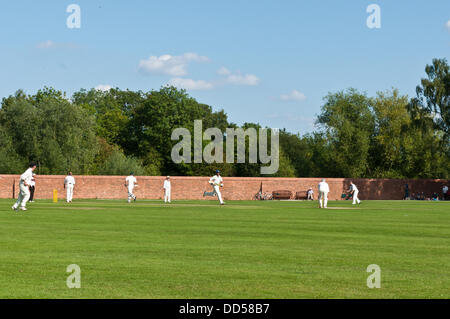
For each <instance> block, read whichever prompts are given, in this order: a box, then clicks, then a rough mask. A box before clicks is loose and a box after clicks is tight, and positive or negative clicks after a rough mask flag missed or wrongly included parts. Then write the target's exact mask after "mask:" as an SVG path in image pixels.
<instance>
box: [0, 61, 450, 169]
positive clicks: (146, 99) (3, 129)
mask: <svg viewBox="0 0 450 319" xmlns="http://www.w3.org/2000/svg"><path fill="white" fill-rule="evenodd" d="M425 74H426V77H425V78H423V79H421V80H420V84H419V85H418V86H417V88H416V92H417V93H416V96H415V97H413V98H409V97H408V96H406V95H402V94H401V93H400V92H399V91H398V90H397V89H395V88H393V89H391V90H388V91H385V92H378V93H377V94H376V96H374V97H371V96H368V95H367V94H366V93H364V92H360V91H358V90H356V89H354V88H348V89H346V90H342V91H338V92H330V93H329V94H328V95H327V96H325V97H324V100H323V105H322V106H321V111H320V114H318V115H317V118H316V124H317V126H316V127H317V129H316V130H315V131H314V132H310V133H308V134H305V135H299V134H294V133H291V132H287V131H286V130H285V129H283V130H280V132H279V144H280V147H279V170H278V172H277V173H275V174H273V175H271V176H286V177H294V176H298V177H312V176H328V177H373V178H448V177H449V171H450V142H449V140H450V125H449V124H450V107H449V101H450V99H449V95H450V73H449V65H448V63H447V60H445V59H434V60H433V61H432V63H431V64H430V65H427V66H426V67H425ZM195 120H202V123H203V131H204V130H205V129H206V128H213V127H216V128H218V129H219V130H221V131H222V132H225V131H226V129H227V128H238V126H237V125H236V124H234V123H231V122H229V120H228V117H227V114H226V113H225V111H224V110H218V111H214V110H213V108H212V107H211V106H210V105H206V104H203V103H200V102H198V101H197V100H196V99H195V98H193V97H191V96H189V95H188V94H187V93H186V91H184V90H178V89H176V88H174V87H162V88H160V89H159V90H152V91H149V92H142V91H136V92H135V91H130V90H121V89H119V88H113V89H110V90H109V91H99V90H95V89H90V90H84V89H82V90H80V91H78V92H75V93H74V94H73V95H72V96H71V97H70V98H69V97H67V96H66V94H65V93H63V92H62V91H58V90H56V89H54V88H47V87H45V88H43V89H41V90H39V91H38V92H36V94H34V95H27V94H25V93H24V92H23V91H22V90H18V91H17V92H16V93H15V94H13V95H11V96H9V97H6V98H3V100H2V103H1V108H0V173H2V174H5V173H21V172H22V171H23V169H24V167H26V165H27V163H28V162H29V161H32V160H33V161H36V162H37V163H38V164H39V170H38V173H39V174H65V173H66V172H67V171H68V170H71V171H72V172H73V173H74V174H100V175H125V174H128V173H129V172H130V171H133V172H134V173H135V174H137V175H210V174H211V173H212V171H213V170H215V169H217V168H218V169H220V170H221V171H222V172H223V175H226V176H261V173H260V166H261V164H259V163H249V162H248V161H247V162H245V163H237V162H234V163H227V162H226V161H225V158H224V161H223V163H206V162H203V163H194V162H191V163H183V162H182V163H175V162H174V161H173V160H172V158H171V150H172V148H173V146H174V145H175V144H176V143H178V141H175V140H172V139H171V136H172V132H173V131H174V130H175V129H176V128H180V127H182V128H186V129H187V130H188V131H189V132H190V134H191V136H194V121H195ZM242 128H243V129H244V130H247V129H249V128H252V129H255V130H256V132H259V129H260V128H261V126H260V125H259V124H258V123H245V124H243V125H242ZM258 134H259V133H258ZM226 139H227V137H226V135H225V136H223V140H222V141H215V142H219V143H222V147H223V149H224V152H226V146H227V145H226V144H227V143H226ZM207 144H208V141H203V142H202V145H203V147H205V146H206V145H207ZM245 144H246V146H247V147H246V156H247V158H248V155H249V147H248V146H249V138H248V137H247V138H246V140H245ZM234 147H235V148H236V145H235V146H234ZM234 151H235V152H234V154H236V151H237V149H235V150H234ZM191 152H192V153H193V152H194V149H193V148H192V149H191Z"/></svg>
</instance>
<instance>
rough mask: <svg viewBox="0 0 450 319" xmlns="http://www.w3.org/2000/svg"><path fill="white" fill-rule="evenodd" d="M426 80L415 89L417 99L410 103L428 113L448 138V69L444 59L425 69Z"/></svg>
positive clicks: (449, 68) (449, 129)
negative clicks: (431, 114)
mask: <svg viewBox="0 0 450 319" xmlns="http://www.w3.org/2000/svg"><path fill="white" fill-rule="evenodd" d="M425 72H426V74H427V78H423V79H422V80H421V85H418V86H417V88H416V92H417V97H416V98H415V99H413V100H412V101H411V103H412V104H413V105H414V106H416V107H420V108H422V109H425V110H426V111H428V112H429V113H433V118H434V121H435V123H436V125H437V127H438V128H439V129H441V130H442V131H444V132H445V133H446V135H447V137H449V136H450V67H449V65H448V63H447V60H446V59H433V61H432V64H431V65H427V66H426V67H425Z"/></svg>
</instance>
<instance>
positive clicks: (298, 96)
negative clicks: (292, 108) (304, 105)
mask: <svg viewBox="0 0 450 319" xmlns="http://www.w3.org/2000/svg"><path fill="white" fill-rule="evenodd" d="M305 99H306V96H305V94H303V93H302V92H299V91H297V90H292V92H291V93H289V94H281V95H280V100H282V101H295V102H300V101H303V100H305Z"/></svg>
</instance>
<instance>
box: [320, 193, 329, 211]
mask: <svg viewBox="0 0 450 319" xmlns="http://www.w3.org/2000/svg"><path fill="white" fill-rule="evenodd" d="M322 199H323V204H322ZM327 203H328V192H320V191H319V207H320V208H322V207H325V208H327Z"/></svg>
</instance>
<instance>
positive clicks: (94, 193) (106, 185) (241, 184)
mask: <svg viewBox="0 0 450 319" xmlns="http://www.w3.org/2000/svg"><path fill="white" fill-rule="evenodd" d="M136 178H137V181H138V185H139V186H138V187H137V188H136V189H135V194H136V196H137V197H138V198H145V199H161V198H163V189H162V185H163V182H164V178H165V177H163V176H137V177H136ZM75 179H76V186H75V190H74V198H75V199H76V198H101V199H125V198H126V197H127V190H126V188H125V186H124V184H125V176H75ZM223 179H224V187H223V188H222V194H223V196H224V198H225V199H229V200H250V199H253V197H254V195H255V194H256V193H257V192H258V191H259V189H260V185H261V183H262V187H263V192H272V191H275V190H290V191H292V194H293V197H294V196H295V193H296V192H298V191H302V192H304V191H306V190H307V189H308V187H310V186H311V187H313V189H314V192H315V193H316V194H315V195H316V196H317V184H318V183H319V182H320V180H321V178H269V177H266V178H265V177H262V178H260V177H226V176H225V177H223ZM171 180H172V199H174V200H176V199H204V198H203V196H202V195H203V192H204V191H205V190H206V191H211V186H210V185H209V184H208V181H209V177H186V176H173V177H171ZM326 180H327V182H328V184H329V185H330V191H331V192H330V194H329V198H330V199H340V197H341V194H342V192H343V191H344V190H346V189H348V185H349V184H350V180H351V179H346V178H328V179H326ZM14 182H15V185H16V197H17V191H18V182H19V176H18V175H0V198H12V191H13V184H14ZM63 182H64V176H58V175H42V176H36V193H35V198H36V199H42V198H52V197H53V189H57V190H58V197H59V198H60V199H63V198H65V192H64V189H63ZM353 182H354V183H355V184H356V185H357V186H358V188H359V191H360V196H359V197H360V198H361V199H363V200H364V199H402V198H403V194H404V185H405V183H408V184H409V189H410V193H415V192H422V191H423V192H425V195H426V196H428V197H429V196H430V195H431V193H433V192H438V193H439V194H440V195H441V192H442V186H443V185H444V184H447V185H448V186H450V183H449V181H448V180H432V179H426V180H395V179H353ZM205 199H214V200H215V198H212V197H206V198H205Z"/></svg>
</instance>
